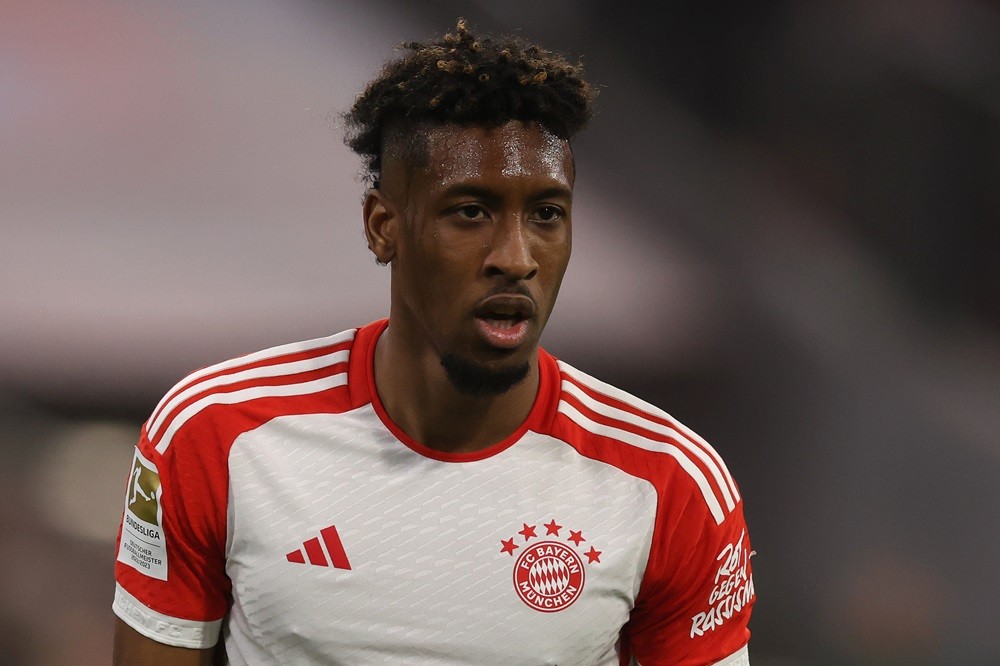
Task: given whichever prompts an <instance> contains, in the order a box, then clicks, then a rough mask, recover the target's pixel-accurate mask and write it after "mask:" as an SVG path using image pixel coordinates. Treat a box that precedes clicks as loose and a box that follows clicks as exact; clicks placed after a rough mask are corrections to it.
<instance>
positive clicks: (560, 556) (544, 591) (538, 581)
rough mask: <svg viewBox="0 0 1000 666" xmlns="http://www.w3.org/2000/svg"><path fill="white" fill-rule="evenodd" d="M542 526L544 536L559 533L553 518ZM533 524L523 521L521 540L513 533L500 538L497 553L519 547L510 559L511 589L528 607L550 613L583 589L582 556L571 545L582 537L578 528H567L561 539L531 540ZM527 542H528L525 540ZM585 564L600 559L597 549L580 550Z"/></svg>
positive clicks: (511, 554)
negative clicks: (585, 557)
mask: <svg viewBox="0 0 1000 666" xmlns="http://www.w3.org/2000/svg"><path fill="white" fill-rule="evenodd" d="M542 526H543V527H544V528H546V533H545V536H547V537H552V536H555V537H559V536H560V534H559V533H560V530H562V529H563V527H562V525H557V524H556V521H555V520H553V521H552V522H550V523H548V524H543V525H542ZM536 529H537V528H536V526H535V525H528V524H527V523H525V524H524V527H523V528H522V529H521V530H520V531H519V532H518V534H520V535H522V536H523V537H524V543H522V544H520V545H518V544H517V543H515V539H516V537H511V538H510V539H501V541H500V543H501V544H503V547H502V548H501V549H500V552H501V553H507V554H508V555H510V556H512V557H513V556H514V551H516V550H521V552H520V554H518V555H517V556H516V559H515V561H514V590H515V591H516V592H517V596H519V597H520V598H521V601H523V602H524V603H525V604H526V605H527V606H528V607H529V608H533V609H535V610H537V611H541V612H543V613H554V612H556V611H561V610H563V609H564V608H567V607H569V606H570V605H571V604H572V603H573V602H574V601H576V600H577V599H578V598H579V596H580V593H581V592H582V591H583V584H584V580H585V578H586V573H585V571H584V566H583V560H582V559H580V555H579V554H578V553H577V551H576V548H574V546H575V547H577V548H578V547H579V546H580V544H581V543H582V542H584V541H586V539H585V538H584V537H583V534H582V531H576V530H569V536H568V537H566V538H565V541H567V542H569V543H572V544H573V546H570V545H569V544H568V543H564V542H563V541H562V540H556V539H547V540H545V541H535V539H536V538H538V535H537V534H536V533H535V530H536ZM529 542H530V543H529ZM584 555H586V556H587V559H588V564H593V563H595V562H600V561H601V551H599V550H596V549H595V548H594V547H593V546H591V548H590V551H589V552H586V553H584Z"/></svg>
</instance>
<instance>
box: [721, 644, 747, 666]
mask: <svg viewBox="0 0 1000 666" xmlns="http://www.w3.org/2000/svg"><path fill="white" fill-rule="evenodd" d="M712 666H750V652H749V651H748V650H747V646H746V645H744V646H743V647H741V648H740V649H739V650H737V651H736V652H734V653H732V654H731V655H729V656H728V657H726V658H725V659H722V660H721V661H717V662H715V663H714V664H713V665H712Z"/></svg>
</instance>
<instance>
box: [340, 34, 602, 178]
mask: <svg viewBox="0 0 1000 666" xmlns="http://www.w3.org/2000/svg"><path fill="white" fill-rule="evenodd" d="M399 48H403V49H407V50H408V51H409V53H406V54H404V55H403V56H401V57H400V58H398V59H396V60H392V61H390V62H388V63H387V64H386V65H385V66H384V67H383V68H382V71H381V72H380V73H379V75H378V76H377V77H376V78H375V79H374V80H373V81H372V82H371V83H369V84H368V86H367V87H366V88H365V90H364V91H363V92H362V93H361V94H360V95H359V96H358V98H357V99H356V100H355V102H354V105H353V106H352V107H351V109H350V110H349V111H348V112H347V113H345V114H344V121H345V125H346V128H347V132H346V136H345V143H346V144H347V145H348V146H349V147H350V148H351V149H352V150H353V151H354V152H356V153H357V154H358V155H360V156H361V157H362V158H363V159H364V161H365V167H366V169H367V171H368V177H369V178H370V179H371V180H372V181H373V182H374V183H375V184H376V186H377V183H378V179H379V177H380V174H381V170H382V160H383V156H384V155H385V153H386V148H387V144H391V143H395V142H396V141H397V138H398V139H403V140H405V138H406V137H410V138H414V134H419V132H414V131H413V130H415V129H417V128H418V127H419V126H421V125H424V124H430V125H445V124H457V125H464V126H470V125H481V126H487V127H490V126H499V125H502V124H504V123H506V122H508V121H511V120H520V121H522V122H537V123H538V124H540V125H541V126H542V127H543V128H545V129H546V130H548V131H549V132H551V133H552V134H554V135H555V136H557V137H559V138H560V139H565V140H568V139H570V138H571V137H572V136H573V135H574V134H576V133H577V132H578V131H579V130H581V129H582V128H583V127H584V125H586V123H587V121H588V120H589V119H590V116H591V115H592V113H593V102H594V98H595V97H596V95H597V89H596V88H595V87H594V86H592V85H591V84H590V83H588V82H587V81H586V80H585V79H584V78H583V66H582V64H580V63H577V64H575V65H574V64H570V63H569V62H568V61H567V60H566V59H565V58H564V57H563V56H562V55H559V54H557V53H553V52H551V51H548V50H545V49H543V48H541V47H539V46H537V45H535V44H531V43H529V42H526V41H524V40H523V39H520V38H518V37H510V36H503V37H489V36H485V35H484V36H477V35H474V34H472V33H471V32H470V31H469V29H468V27H467V25H466V21H465V20H464V19H459V20H458V23H457V25H456V27H455V32H454V33H448V34H445V35H444V36H443V37H442V38H441V39H440V40H438V41H435V42H428V43H420V42H409V43H405V44H401V45H400V46H399ZM417 140H419V138H417Z"/></svg>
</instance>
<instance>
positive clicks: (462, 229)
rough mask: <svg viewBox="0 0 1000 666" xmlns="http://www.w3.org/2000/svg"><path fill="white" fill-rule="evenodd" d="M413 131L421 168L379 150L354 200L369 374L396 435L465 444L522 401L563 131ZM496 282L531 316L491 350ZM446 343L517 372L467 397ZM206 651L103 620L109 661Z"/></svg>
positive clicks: (565, 254)
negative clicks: (370, 327) (360, 196)
mask: <svg viewBox="0 0 1000 666" xmlns="http://www.w3.org/2000/svg"><path fill="white" fill-rule="evenodd" d="M427 138H428V157H429V159H428V160H427V164H428V166H426V167H420V168H413V167H409V168H408V167H407V165H406V164H405V163H404V162H403V161H402V160H401V159H395V158H390V159H389V160H388V161H387V163H386V164H385V165H384V169H383V174H382V181H381V186H380V188H378V189H373V190H371V191H369V192H368V193H367V195H366V198H365V203H364V222H365V234H366V235H367V238H368V245H369V247H370V248H371V250H372V252H373V253H374V254H375V257H376V258H377V259H378V260H379V261H381V262H383V263H387V264H389V265H390V266H391V271H392V274H391V275H392V279H391V303H390V310H389V320H390V325H389V327H388V328H387V329H386V331H385V332H384V333H383V334H382V336H381V338H379V341H378V344H377V346H376V349H375V383H376V387H377V389H378V393H379V396H380V398H381V399H382V402H383V404H384V405H385V408H386V411H388V413H389V416H390V417H391V418H392V419H393V421H394V422H395V423H396V424H397V425H398V426H399V427H400V428H402V429H403V431H404V432H406V433H407V434H408V435H409V436H410V437H412V438H413V439H415V440H417V441H418V442H421V443H422V444H424V445H426V446H428V447H431V448H433V449H437V450H440V451H443V452H450V453H467V452H474V451H480V450H482V449H484V448H487V447H489V446H490V445H492V444H495V443H497V442H500V441H502V440H503V439H505V438H506V437H508V436H509V435H510V434H511V433H513V432H514V431H515V430H516V429H517V427H518V426H519V425H521V423H522V422H523V421H524V420H525V418H527V416H528V413H529V412H530V410H531V406H532V404H533V403H534V399H535V395H536V393H537V391H538V342H539V337H540V336H541V333H542V330H543V329H544V328H545V324H546V322H547V321H548V318H549V315H550V314H551V312H552V307H553V306H554V305H555V301H556V296H557V295H558V293H559V285H560V284H561V282H562V278H563V274H564V273H565V272H566V266H567V264H568V263H569V257H570V247H571V237H572V234H571V231H572V225H571V213H572V200H573V180H574V175H575V174H574V168H573V156H572V153H571V151H570V148H569V145H568V143H567V142H565V141H561V140H559V139H557V138H555V137H554V136H552V135H551V134H549V133H548V132H546V131H544V130H543V129H541V128H540V127H539V126H537V125H524V124H522V123H520V122H510V123H507V124H505V125H502V126H500V127H496V128H489V129H488V128H482V127H465V128H463V127H458V126H445V127H438V128H435V129H431V130H428V137H427ZM508 292H516V293H519V294H522V295H526V296H527V297H528V298H530V301H531V303H532V307H531V317H530V319H529V320H528V330H527V332H526V335H525V338H524V340H523V342H521V343H520V344H518V345H517V346H515V347H514V348H498V347H496V346H493V345H490V344H489V343H488V342H487V341H486V340H484V339H483V336H482V335H480V333H479V332H478V329H477V323H476V314H477V312H478V310H477V307H479V306H480V305H481V304H482V302H483V300H484V299H485V298H488V297H490V296H491V295H495V294H497V293H508ZM520 302H521V303H524V301H523V300H522V301H520ZM448 352H451V353H454V354H457V355H459V356H461V357H462V358H463V359H465V360H467V361H471V362H473V363H475V364H477V365H479V366H480V367H484V368H492V369H498V368H504V367H516V366H519V365H524V364H527V365H528V374H527V375H526V376H525V378H524V379H523V380H522V381H520V382H519V383H517V384H516V385H515V386H513V387H512V388H511V389H510V390H508V391H506V392H505V393H502V394H499V395H487V396H470V395H467V394H464V393H462V392H461V391H459V390H458V389H457V388H456V387H455V386H454V385H453V384H452V383H451V381H450V380H449V379H448V377H447V375H446V374H445V371H444V369H443V368H442V366H441V355H442V354H444V353H448ZM218 656H219V655H218V654H217V650H216V649H215V648H210V649H207V650H193V649H188V648H178V647H171V646H168V645H164V644H162V643H158V642H156V641H154V640H152V639H150V638H146V637H145V636H143V635H142V634H140V633H138V632H137V631H135V630H134V629H132V628H131V627H129V626H128V625H126V624H125V623H124V622H122V621H121V620H118V622H117V624H116V628H115V650H114V664H116V665H119V666H124V665H126V664H143V665H144V666H145V665H149V666H168V665H172V666H207V665H209V664H212V663H213V659H216V658H217V657H218ZM218 663H221V662H218Z"/></svg>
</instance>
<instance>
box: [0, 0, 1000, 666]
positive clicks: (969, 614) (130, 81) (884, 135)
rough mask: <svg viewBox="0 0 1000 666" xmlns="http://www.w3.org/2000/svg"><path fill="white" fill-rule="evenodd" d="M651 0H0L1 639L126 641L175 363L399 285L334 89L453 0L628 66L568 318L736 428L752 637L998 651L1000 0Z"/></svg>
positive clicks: (588, 357)
mask: <svg viewBox="0 0 1000 666" xmlns="http://www.w3.org/2000/svg"><path fill="white" fill-rule="evenodd" d="M648 4H649V5H651V6H655V7H656V9H655V10H653V9H652V8H650V7H645V8H642V9H639V8H636V7H629V5H628V3H599V2H595V1H593V0H591V1H577V2H568V1H565V0H562V1H555V0H553V1H545V2H540V1H538V0H535V1H533V2H524V1H521V0H513V1H508V2H505V3H493V2H485V1H484V2H478V3H476V2H473V3H469V2H462V3H460V2H449V1H442V2H435V3H411V2H403V1H402V0H396V1H392V0H374V1H372V0H369V1H366V2H360V1H357V2H335V1H326V2H324V1H322V0H286V1H284V2H265V1H264V0H239V1H237V0H217V1H214V2H211V3H204V2H201V1H200V0H177V1H175V2H171V3H160V2H153V1H152V0H148V1H147V0H131V1H129V2H120V1H118V0H89V1H88V2H79V1H77V0H43V1H41V2H39V1H38V0H3V2H2V3H0V155H2V159H0V663H3V664H69V663H74V664H78V663H107V662H108V661H109V658H110V652H111V638H112V626H113V616H112V613H111V610H110V607H111V599H112V595H113V587H114V583H113V571H112V570H113V563H114V557H115V553H114V543H113V541H114V536H115V531H116V526H117V521H118V520H119V517H120V513H121V506H122V500H123V493H124V479H125V475H126V474H127V471H128V465H129V462H130V453H131V448H132V445H133V444H134V441H135V438H136V435H137V432H138V429H139V426H140V424H141V423H142V421H144V420H145V418H146V417H147V416H148V414H149V413H150V411H151V410H152V408H153V406H154V405H155V403H156V402H157V400H158V399H159V397H160V396H161V395H162V394H163V393H164V392H165V391H166V390H167V389H168V388H169V387H170V386H171V385H172V384H173V383H174V382H175V381H177V380H178V379H179V378H180V377H182V376H183V375H185V374H187V373H188V372H189V371H191V370H193V369H195V368H197V367H201V366H204V365H207V364H210V363H213V362H215V361H219V360H222V359H225V358H229V357H231V356H234V355H238V354H243V353H247V352H250V351H254V350H256V349H259V348H262V347H265V346H269V345H274V344H279V343H282V342H288V341H294V340H299V339H305V338H310V337H318V336H321V335H326V334H329V333H332V332H336V331H340V330H342V329H345V328H349V327H352V326H356V325H359V324H363V323H366V322H367V321H369V320H372V319H375V318H378V317H380V316H382V315H383V314H385V313H386V311H387V305H388V299H387V293H388V292H387V288H388V271H387V270H386V269H382V268H379V267H378V266H376V265H375V262H374V261H373V259H372V258H371V256H370V255H369V254H368V252H367V250H366V248H365V243H364V239H363V236H362V232H361V216H360V202H361V197H362V192H363V183H362V181H361V179H360V176H359V173H360V162H359V160H357V159H356V158H355V157H354V156H353V155H352V154H351V153H350V152H349V151H348V150H347V149H346V148H345V147H344V146H343V144H342V141H341V130H340V126H339V119H338V114H339V113H340V112H341V111H343V110H344V109H346V108H347V107H348V106H349V105H350V103H351V101H352V99H353V96H354V95H355V94H356V93H357V92H358V91H359V90H360V89H361V87H362V86H363V85H364V83H365V82H366V81H367V80H368V79H369V78H370V77H371V76H372V75H373V74H374V73H375V71H376V70H377V69H378V67H379V66H380V65H381V63H382V62H383V61H384V60H385V59H386V58H388V57H390V56H392V55H393V53H394V50H393V47H394V45H396V44H397V43H399V42H402V41H405V40H412V39H427V38H432V37H435V36H437V35H439V34H441V33H443V32H444V31H446V30H448V29H450V28H451V27H453V25H454V22H455V18H456V17H457V16H465V17H467V18H468V19H469V21H470V23H471V24H472V26H473V27H474V28H479V29H482V30H486V31H497V32H512V33H517V34H521V35H523V36H525V37H527V38H530V39H533V40H538V41H540V42H541V43H543V44H544V45H546V46H549V47H551V48H554V49H557V50H562V51H564V52H566V53H567V54H568V55H570V56H571V58H573V59H577V58H582V60H583V62H584V64H585V66H586V68H587V71H588V73H589V75H590V78H591V79H592V80H593V81H595V82H596V83H598V84H599V85H600V86H601V87H602V90H601V94H600V99H599V113H598V115H597V116H596V118H595V119H594V121H593V123H592V125H591V126H590V128H588V129H587V130H585V132H584V133H583V134H582V135H581V136H580V137H579V138H578V140H577V141H576V144H575V148H576V158H577V164H578V170H579V176H578V181H577V197H578V198H577V203H576V205H575V212H574V224H575V227H576V233H575V237H574V243H575V247H574V260H573V262H572V263H571V266H570V271H569V274H568V275H567V279H566V282H565V283H564V287H563V292H562V295H561V297H560V302H559V304H558V306H557V307H556V311H555V314H554V316H553V321H552V323H551V325H550V328H549V329H548V331H547V333H546V345H547V347H548V348H549V349H550V350H551V351H553V352H554V353H556V354H557V355H559V356H562V357H564V358H566V359H567V360H568V361H570V362H571V363H573V364H574V365H576V366H577V367H579V368H581V369H583V370H585V371H587V372H589V373H591V374H596V375H598V376H599V377H601V378H603V379H605V380H607V381H610V382H612V383H615V384H618V385H620V386H622V387H624V388H626V389H628V390H631V391H632V392H635V393H637V394H639V395H641V396H642V397H644V398H646V399H647V400H649V401H652V402H654V403H656V404H658V405H660V406H662V407H663V408H665V409H666V410H667V411H669V412H671V413H672V414H673V415H674V416H676V417H677V418H678V419H680V420H681V421H683V422H685V423H686V424H687V425H689V426H691V427H692V428H694V429H695V430H697V431H698V432H700V433H701V434H702V435H704V436H705V437H706V438H707V439H709V440H710V441H712V442H713V443H714V445H715V446H716V448H717V449H718V450H719V451H720V452H721V453H722V455H723V456H724V457H725V458H726V460H727V461H728V463H729V467H730V469H731V470H732V472H733V474H734V475H735V476H736V478H737V480H738V481H739V483H740V484H741V489H742V494H743V496H744V498H745V500H746V515H747V520H748V522H749V525H750V530H751V536H752V538H753V543H754V547H755V549H756V550H757V553H758V555H757V557H756V558H755V559H754V569H755V574H756V575H755V583H756V589H757V592H758V596H759V601H758V604H757V606H756V612H755V615H754V618H753V622H752V625H751V629H752V631H753V638H752V640H751V654H752V656H753V663H754V666H779V665H780V666H792V665H797V664H876V665H879V664H998V663H1000V631H998V622H1000V574H998V564H1000V483H997V477H998V473H1000V439H998V435H997V433H998V429H1000V271H998V265H1000V261H998V259H1000V252H998V247H1000V238H998V226H1000V225H998V223H1000V6H998V5H997V4H996V3H993V2H986V1H985V0H980V1H976V0H912V1H904V0H895V1H892V0H890V1H886V2H868V1H864V0H853V1H852V0H846V1H843V0H841V1H835V0H809V1H799V2H792V1H790V0H788V1H784V2H779V1H764V2H757V3H738V2H728V1H723V2H715V3H695V2H684V3H663V4H660V3H648ZM657 5H659V6H657Z"/></svg>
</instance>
